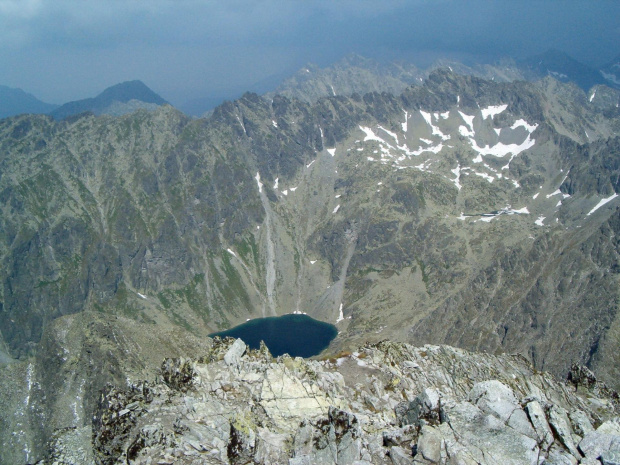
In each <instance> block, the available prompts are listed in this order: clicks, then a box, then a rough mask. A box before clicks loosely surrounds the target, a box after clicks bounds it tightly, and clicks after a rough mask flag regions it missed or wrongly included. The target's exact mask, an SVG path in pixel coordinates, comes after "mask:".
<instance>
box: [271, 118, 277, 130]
mask: <svg viewBox="0 0 620 465" xmlns="http://www.w3.org/2000/svg"><path fill="white" fill-rule="evenodd" d="M271 125H272V126H273V127H274V128H277V127H278V123H276V122H275V120H271Z"/></svg>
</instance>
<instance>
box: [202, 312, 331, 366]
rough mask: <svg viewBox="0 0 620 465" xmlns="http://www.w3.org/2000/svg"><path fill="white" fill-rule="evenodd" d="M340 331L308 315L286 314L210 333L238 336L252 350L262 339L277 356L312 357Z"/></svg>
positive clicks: (257, 346)
mask: <svg viewBox="0 0 620 465" xmlns="http://www.w3.org/2000/svg"><path fill="white" fill-rule="evenodd" d="M337 334H338V331H337V330H336V327H335V326H334V325H331V324H329V323H323V322H322V321H317V320H315V319H314V318H310V317H309V316H307V315H283V316H274V317H269V318H257V319H255V320H251V321H248V322H246V323H243V324H242V325H239V326H235V327H234V328H231V329H229V330H226V331H221V332H219V333H213V334H209V336H211V337H213V336H219V337H227V336H228V337H235V338H238V339H241V340H243V342H245V343H246V344H247V345H248V346H250V348H252V349H258V348H259V347H260V341H261V340H262V341H265V345H266V346H267V347H268V348H269V352H271V355H273V356H274V357H277V356H279V355H282V354H289V355H290V356H291V357H312V356H313V355H317V354H319V353H320V352H321V351H322V350H323V349H325V348H326V347H327V346H328V345H329V343H330V342H331V341H332V339H334V338H335V337H336V335H337Z"/></svg>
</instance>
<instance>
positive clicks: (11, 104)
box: [0, 86, 58, 118]
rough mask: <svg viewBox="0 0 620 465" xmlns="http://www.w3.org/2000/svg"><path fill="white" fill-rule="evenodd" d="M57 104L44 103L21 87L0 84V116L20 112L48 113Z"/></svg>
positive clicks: (18, 113)
mask: <svg viewBox="0 0 620 465" xmlns="http://www.w3.org/2000/svg"><path fill="white" fill-rule="evenodd" d="M57 107H58V105H53V104H51V103H45V102H42V101H41V100H39V99H38V98H36V97H35V96H34V95H32V94H29V93H28V92H24V91H23V90H21V89H14V88H12V87H7V86H0V118H6V117H8V116H13V115H20V114H22V113H49V112H50V111H52V110H54V109H55V108H57Z"/></svg>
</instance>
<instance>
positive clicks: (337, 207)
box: [332, 204, 340, 214]
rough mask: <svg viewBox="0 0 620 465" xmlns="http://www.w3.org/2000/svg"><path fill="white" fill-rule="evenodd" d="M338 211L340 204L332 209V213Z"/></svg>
mask: <svg viewBox="0 0 620 465" xmlns="http://www.w3.org/2000/svg"><path fill="white" fill-rule="evenodd" d="M339 209H340V204H338V205H336V208H334V211H333V212H332V213H334V214H335V213H338V210H339Z"/></svg>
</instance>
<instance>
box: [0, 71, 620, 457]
mask: <svg viewBox="0 0 620 465" xmlns="http://www.w3.org/2000/svg"><path fill="white" fill-rule="evenodd" d="M596 89H598V95H599V96H600V95H607V94H609V92H610V90H606V89H605V88H603V87H599V88H596ZM591 92H592V91H591ZM606 92H607V93H606ZM593 99H594V94H592V95H590V96H589V97H588V96H587V95H586V94H584V93H583V92H582V91H581V90H579V89H578V88H577V87H574V86H572V85H565V84H560V83H558V82H556V81H554V80H552V79H546V80H544V81H542V82H540V83H537V84H534V83H525V82H514V83H496V82H492V81H485V80H481V79H478V78H474V77H464V76H458V75H455V74H452V73H450V72H447V71H445V70H439V71H437V72H434V73H433V74H431V75H430V76H429V78H428V79H427V80H426V82H425V83H424V85H421V86H417V87H410V88H408V89H406V90H405V91H404V92H403V93H402V94H401V95H391V94H387V93H383V94H378V93H371V94H367V95H364V96H359V95H355V94H354V95H353V96H351V97H343V96H334V97H329V98H323V99H319V100H318V101H317V102H316V103H313V104H310V103H304V102H301V101H298V100H291V99H288V98H286V97H282V96H277V95H276V96H273V99H265V98H261V97H259V96H257V95H254V94H246V95H244V96H243V97H242V98H241V99H239V100H238V101H235V102H228V103H225V104H223V105H221V106H220V107H218V108H217V109H216V110H215V111H214V112H213V114H212V115H211V116H210V117H209V118H207V119H200V120H190V119H189V118H187V117H185V116H184V115H183V114H181V113H180V112H178V111H176V110H175V109H173V108H172V107H170V106H163V107H160V108H158V109H156V110H155V111H152V112H148V111H138V112H135V113H132V114H130V115H126V116H123V117H110V116H100V117H95V116H92V115H87V116H82V117H79V116H78V117H72V118H70V119H67V120H64V121H59V122H57V121H54V120H52V119H51V118H49V117H45V116H20V117H14V118H10V119H5V120H1V121H0V209H1V213H0V259H1V261H0V279H1V282H2V286H1V287H0V292H1V294H0V329H1V331H2V344H1V346H2V350H1V352H0V354H1V356H2V359H3V360H5V361H6V362H10V363H6V364H4V365H3V366H2V370H3V371H4V376H3V379H2V384H1V389H2V391H1V392H2V393H3V394H2V396H0V404H1V405H0V407H2V411H3V412H10V413H9V414H2V415H3V416H2V417H1V418H0V420H1V421H2V423H1V424H0V434H2V443H3V445H6V449H5V450H14V451H16V452H14V454H15V455H11V456H10V458H11V460H12V459H13V458H19V461H23V459H24V452H23V451H28V452H27V453H26V457H27V459H28V460H30V459H32V458H33V457H38V456H39V455H40V453H41V450H43V444H44V443H45V442H46V441H47V440H48V439H49V438H50V437H51V435H52V433H53V431H54V430H55V429H56V428H60V427H67V426H72V425H73V426H84V427H86V426H87V425H89V424H90V418H91V413H92V411H93V408H94V405H95V402H96V399H97V397H98V392H99V390H100V389H101V388H102V387H103V385H104V384H105V383H106V382H108V381H112V382H115V383H127V382H129V380H131V379H136V378H149V377H154V376H155V374H156V373H157V370H158V367H159V365H160V363H161V358H162V357H163V356H186V355H193V356H199V355H200V353H199V352H200V350H201V347H203V344H204V343H203V342H202V341H204V340H205V339H204V338H205V337H206V335H207V334H209V333H212V332H214V331H219V330H223V329H227V328H229V327H231V326H234V325H236V324H238V323H241V322H244V321H246V320H247V319H248V318H256V317H263V316H273V315H280V314H284V313H291V312H306V313H307V314H308V315H309V316H312V317H313V318H316V319H319V320H323V321H326V322H330V323H335V324H337V326H338V329H339V331H340V334H339V335H338V337H337V338H336V339H335V340H334V342H333V343H332V345H331V348H330V349H329V350H330V351H332V352H335V351H338V350H342V349H346V348H350V347H354V346H357V345H359V344H360V343H364V342H376V341H379V340H383V339H392V340H396V341H406V342H410V343H414V344H420V343H427V342H432V343H449V344H452V345H456V346H460V347H464V348H468V349H475V350H480V351H487V352H504V351H506V352H520V353H522V354H524V355H525V356H527V357H528V358H530V359H531V360H532V361H533V363H534V365H535V366H536V367H537V368H538V369H544V370H550V371H552V372H554V373H556V374H558V375H561V376H565V375H566V373H567V372H568V369H569V367H570V365H571V363H573V362H580V363H585V364H588V366H590V367H591V368H593V369H594V370H595V371H596V372H597V374H598V375H599V376H600V377H601V378H602V379H604V380H605V381H607V382H608V383H610V384H611V385H613V386H617V385H618V381H617V380H618V368H619V367H620V360H619V357H620V356H619V355H618V351H617V347H618V343H619V341H620V320H619V319H618V297H619V296H618V289H619V287H618V272H619V270H620V267H619V266H618V239H617V237H618V234H619V233H620V218H619V217H618V212H617V206H618V204H619V202H620V200H617V199H616V192H617V191H618V190H620V185H619V175H620V166H619V164H620V158H619V157H618V155H619V151H620V139H618V137H616V134H618V130H619V127H620V123H619V119H618V116H619V114H618V110H617V107H616V106H615V103H616V101H615V100H613V98H610V99H608V100H605V101H602V100H600V99H599V97H597V98H596V99H594V101H593ZM605 102H607V103H605ZM35 394H36V395H35ZM16 412H18V413H19V414H17V413H16ZM15 431H21V433H19V434H15V435H12V434H11V432H15ZM12 454H13V452H12ZM19 454H21V455H19ZM37 454H39V455H37ZM7 460H8V459H7ZM11 460H9V461H8V462H6V463H12V462H11Z"/></svg>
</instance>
